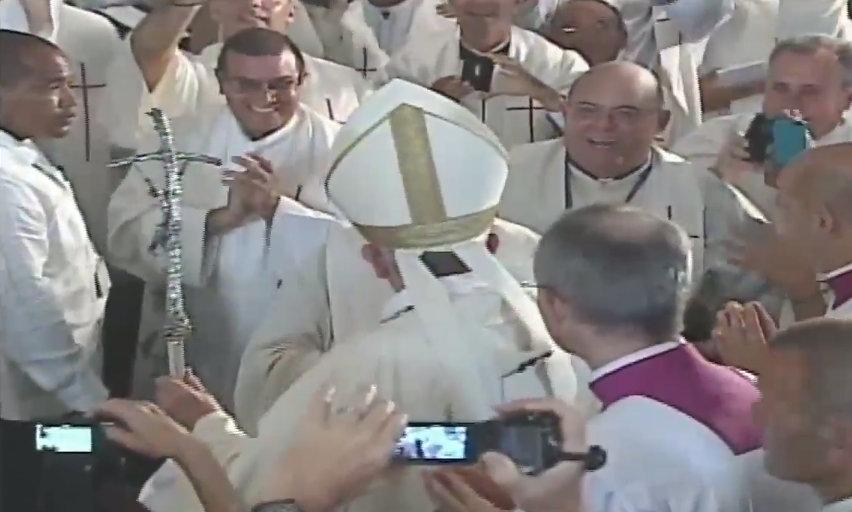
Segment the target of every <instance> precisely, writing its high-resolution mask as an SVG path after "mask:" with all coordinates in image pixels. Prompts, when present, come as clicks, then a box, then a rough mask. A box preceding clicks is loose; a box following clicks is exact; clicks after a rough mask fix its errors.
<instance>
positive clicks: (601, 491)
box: [583, 396, 819, 512]
mask: <svg viewBox="0 0 852 512" xmlns="http://www.w3.org/2000/svg"><path fill="white" fill-rule="evenodd" d="M587 436H588V442H589V443H591V444H599V445H601V446H604V447H606V450H607V464H606V465H605V466H604V467H603V468H602V469H600V470H598V471H595V472H593V473H589V474H588V475H587V476H586V477H585V479H584V482H583V485H584V491H585V495H584V497H585V499H586V501H587V508H586V509H584V510H588V511H589V512H615V511H619V512H622V511H636V512H639V511H642V512H645V511H652V510H653V511H661V510H665V511H667V512H719V511H754V512H816V511H817V510H819V502H818V500H817V499H816V496H815V495H814V494H813V492H812V491H810V490H808V489H807V488H803V487H801V486H798V485H794V484H788V483H782V482H779V481H777V480H773V479H771V478H770V477H769V476H768V475H767V474H766V472H765V471H764V470H763V468H762V461H761V459H762V454H761V452H760V451H759V450H758V451H755V452H750V453H747V454H744V455H741V456H735V455H734V454H733V453H732V452H731V449H730V448H729V447H728V446H727V445H726V444H725V443H724V442H723V441H722V440H721V439H720V438H719V437H718V436H717V435H716V434H715V433H714V432H713V431H712V430H710V429H709V428H707V427H706V426H704V425H703V424H701V423H698V422H696V421H695V420H693V419H692V418H690V417H689V416H687V415H685V414H683V413H681V412H680V411H677V410H676V409H673V408H671V407H669V406H667V405H665V404H662V403H660V402H657V401H655V400H651V399H649V398H645V397H641V396H632V397H628V398H624V399H622V400H619V401H617V402H616V403H614V404H612V405H610V406H609V407H608V408H607V409H606V410H605V411H604V412H602V413H601V414H599V415H598V416H596V417H594V418H592V419H591V420H590V421H589V423H588V427H587Z"/></svg>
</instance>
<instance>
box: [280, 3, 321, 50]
mask: <svg viewBox="0 0 852 512" xmlns="http://www.w3.org/2000/svg"><path fill="white" fill-rule="evenodd" d="M287 37H289V38H290V40H291V41H293V42H294V43H296V46H298V47H299V49H300V50H302V53H307V54H308V55H310V56H312V57H317V58H320V59H323V58H325V49H324V48H323V44H322V40H321V39H320V36H319V34H318V33H317V31H316V27H314V24H313V22H312V21H311V18H310V16H309V15H308V11H307V9H306V8H305V4H304V3H302V2H301V0H293V22H292V23H291V24H290V26H289V27H287Z"/></svg>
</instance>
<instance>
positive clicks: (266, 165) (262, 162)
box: [248, 153, 273, 174]
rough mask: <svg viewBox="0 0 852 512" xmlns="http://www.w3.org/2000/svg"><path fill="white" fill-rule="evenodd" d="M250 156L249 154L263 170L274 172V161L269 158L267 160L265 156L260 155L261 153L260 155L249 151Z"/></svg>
mask: <svg viewBox="0 0 852 512" xmlns="http://www.w3.org/2000/svg"><path fill="white" fill-rule="evenodd" d="M248 156H249V157H251V158H252V159H254V161H256V162H257V164H258V166H259V167H260V168H261V169H262V170H263V171H265V172H267V173H269V174H272V173H273V170H272V162H270V161H269V160H267V159H266V158H264V157H262V156H260V155H259V154H257V153H249V154H248Z"/></svg>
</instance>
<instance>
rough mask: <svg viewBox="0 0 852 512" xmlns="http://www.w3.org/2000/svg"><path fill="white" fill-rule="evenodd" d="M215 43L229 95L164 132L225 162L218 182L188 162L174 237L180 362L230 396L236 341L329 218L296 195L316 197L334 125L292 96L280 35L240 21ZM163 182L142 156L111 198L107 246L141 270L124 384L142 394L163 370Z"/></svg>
mask: <svg viewBox="0 0 852 512" xmlns="http://www.w3.org/2000/svg"><path fill="white" fill-rule="evenodd" d="M223 48H224V49H223V53H222V58H221V59H220V66H219V73H218V78H219V81H220V83H221V88H222V91H223V93H224V95H225V98H226V101H227V103H228V106H222V107H219V108H213V109H207V111H205V112H203V114H202V115H196V116H193V117H192V118H190V119H185V120H183V121H184V122H178V123H176V124H175V126H174V131H175V141H176V144H177V148H178V150H181V151H187V152H193V153H202V154H206V155H209V156H213V157H216V158H219V159H221V160H222V162H224V165H225V168H226V169H230V170H227V171H226V172H225V180H226V181H227V182H228V183H227V184H223V182H222V174H221V171H220V170H219V169H217V168H215V167H211V166H209V165H206V164H201V163H190V164H188V165H186V167H185V171H184V180H185V183H184V191H185V196H184V201H185V203H184V211H183V228H182V237H183V240H184V242H183V243H184V266H185V279H186V284H187V285H189V287H188V289H187V308H188V312H189V315H190V317H192V318H193V319H194V323H195V330H194V333H193V337H192V340H191V341H190V342H189V343H188V344H187V355H188V358H189V362H190V364H191V365H193V367H195V369H196V370H197V371H198V373H199V374H200V375H202V376H203V377H204V379H205V381H206V382H207V383H208V384H209V386H210V388H211V390H212V391H213V393H214V394H215V395H216V397H217V398H218V399H219V400H220V401H222V403H223V404H225V405H226V406H227V407H232V406H233V402H232V393H233V387H234V381H235V379H236V375H237V369H238V367H239V362H240V358H241V356H242V352H243V347H244V346H245V344H246V343H247V342H248V340H249V338H250V336H251V333H252V331H253V330H254V328H255V326H256V324H257V323H258V322H259V320H260V318H262V317H263V313H264V312H265V310H266V307H267V306H268V305H269V302H270V301H271V299H272V297H273V296H274V295H275V294H276V293H277V291H278V289H279V288H281V286H282V285H283V284H284V280H285V279H286V280H287V281H288V282H287V285H288V286H290V285H291V283H290V282H289V274H290V272H289V270H288V269H289V268H291V267H292V266H293V265H297V264H298V263H299V261H298V258H299V257H298V256H297V254H313V253H314V252H315V245H316V244H317V243H320V242H321V241H322V240H323V239H324V237H323V235H322V233H324V232H325V229H326V228H325V225H326V224H327V223H328V222H329V221H327V220H325V219H323V218H320V217H322V216H321V215H320V214H318V213H316V212H314V211H312V210H309V209H308V208H306V207H305V206H302V203H309V204H311V205H314V206H317V207H324V206H325V199H324V192H323V190H322V182H323V180H324V177H325V172H326V169H327V165H328V159H329V156H330V155H329V149H330V147H331V144H332V140H333V139H334V136H335V134H336V133H337V130H338V128H339V126H338V125H337V124H336V123H334V122H332V121H330V120H328V119H326V118H324V117H322V116H320V115H319V114H317V113H315V112H313V111H311V110H310V109H308V108H305V107H304V106H303V105H302V104H301V103H300V102H299V84H300V82H301V76H302V75H303V74H304V62H303V60H302V55H301V53H300V52H299V50H298V48H296V47H295V46H294V45H293V44H292V43H291V42H290V41H289V40H288V39H287V38H286V37H285V36H284V35H282V34H280V33H279V32H276V31H273V30H269V29H264V28H252V29H246V30H244V31H241V32H239V33H237V34H236V35H234V36H232V37H231V38H229V39H228V40H227V41H226V43H225V45H224V47H223ZM150 146H151V147H150V149H155V148H156V147H157V146H158V144H157V142H154V143H152V144H151V145H150ZM145 149H146V150H147V149H149V148H148V147H146V148H145ZM234 169H240V170H241V169H244V171H242V172H237V171H234ZM162 186H163V171H162V166H161V164H160V163H158V162H145V163H140V164H137V165H135V166H134V167H133V168H132V169H131V171H130V172H129V173H128V176H127V178H126V179H125V180H124V182H123V183H122V184H121V186H120V187H119V188H118V190H117V191H116V193H115V194H114V195H113V198H112V200H111V202H110V216H109V220H110V231H109V247H110V254H111V256H112V258H113V260H114V262H115V264H116V265H117V266H119V267H121V268H123V269H125V270H127V271H129V272H131V273H133V274H135V275H137V276H139V277H140V278H142V279H144V280H145V281H146V297H145V301H144V305H143V320H142V326H141V328H140V351H139V352H140V355H139V357H138V358H137V360H138V363H139V364H138V365H137V370H136V375H135V386H134V388H135V393H136V394H141V395H146V396H150V391H149V390H150V386H151V385H152V378H153V377H155V376H157V375H162V374H163V372H164V369H165V367H164V366H163V365H164V364H165V353H164V352H163V350H164V348H165V346H164V344H163V343H162V342H161V340H160V339H159V338H160V335H161V328H162V324H163V322H162V314H163V307H164V299H165V289H164V276H165V274H164V270H165V254H164V251H163V247H162V246H161V245H159V244H158V243H157V241H158V240H161V237H162V232H161V227H160V224H161V222H162V212H161V211H160V203H159V201H158V199H157V198H156V197H153V196H152V195H151V187H155V188H162ZM299 201H301V203H300V202H299ZM291 213H293V215H291ZM315 231H316V232H317V233H318V234H316V235H315V234H314V232H315ZM296 233H302V234H300V235H297V234H296ZM300 251H302V252H300Z"/></svg>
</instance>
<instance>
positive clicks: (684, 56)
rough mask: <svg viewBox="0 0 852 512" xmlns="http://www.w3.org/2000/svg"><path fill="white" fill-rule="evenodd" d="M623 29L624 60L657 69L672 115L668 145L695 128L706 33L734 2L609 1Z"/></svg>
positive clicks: (724, 15) (729, 0)
mask: <svg viewBox="0 0 852 512" xmlns="http://www.w3.org/2000/svg"><path fill="white" fill-rule="evenodd" d="M612 3H613V5H615V6H616V7H618V9H619V10H620V11H621V13H622V16H623V17H624V22H625V24H626V25H627V33H628V40H627V48H626V50H625V52H624V56H625V58H626V59H627V60H631V61H634V62H636V63H638V64H641V65H644V66H646V67H648V68H650V69H654V70H657V71H658V72H659V74H660V77H661V79H662V83H663V87H664V89H665V92H666V106H667V108H669V110H671V112H672V121H671V123H670V126H669V130H668V131H669V134H668V140H669V141H670V142H671V141H674V140H677V138H679V137H680V136H681V135H683V134H684V133H686V132H688V131H689V130H691V129H692V128H694V127H695V126H698V125H699V124H701V119H702V116H701V97H700V94H699V89H698V67H699V66H700V65H701V61H702V60H703V58H704V49H705V47H706V45H707V39H708V37H709V36H710V34H711V33H712V32H713V31H714V30H715V29H716V27H718V26H719V25H720V24H721V23H723V22H724V21H725V20H726V19H727V18H728V17H729V16H730V15H731V13H732V12H733V10H734V0H714V1H706V0H688V1H687V0H679V1H678V2H674V3H670V4H669V5H665V6H660V5H654V4H658V3H660V2H652V1H649V0H612Z"/></svg>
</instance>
